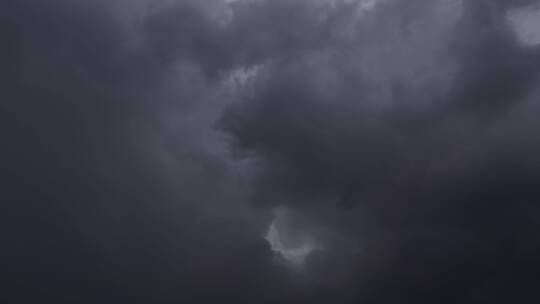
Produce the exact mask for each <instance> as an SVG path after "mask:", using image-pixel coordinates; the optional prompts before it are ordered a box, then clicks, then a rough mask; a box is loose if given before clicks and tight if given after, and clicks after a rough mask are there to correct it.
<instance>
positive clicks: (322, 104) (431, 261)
mask: <svg viewBox="0 0 540 304" xmlns="http://www.w3.org/2000/svg"><path fill="white" fill-rule="evenodd" d="M441 3H442V2H437V1H432V2H430V1H408V2H406V3H405V2H395V3H390V4H387V5H382V4H381V7H380V8H379V10H380V11H376V12H375V13H374V16H376V17H373V18H377V17H380V19H378V20H376V21H373V22H374V24H376V26H373V25H371V27H370V24H369V20H368V21H366V22H365V23H360V24H355V25H353V26H352V29H353V31H356V32H355V33H356V35H358V36H356V41H357V43H358V45H354V44H353V45H351V44H350V43H349V44H344V43H343V41H335V40H334V41H332V40H327V42H328V43H327V44H324V45H321V46H320V47H315V48H312V49H309V50H304V51H303V53H302V54H303V55H302V56H291V55H290V54H289V53H286V52H285V53H281V54H280V55H278V56H277V57H278V59H276V60H274V61H273V62H271V63H269V64H267V65H265V66H264V67H263V68H262V69H261V71H260V72H259V75H258V77H257V78H256V80H255V81H254V83H253V84H251V86H252V87H250V88H248V89H247V90H246V93H245V95H244V96H243V97H242V98H243V100H242V101H241V102H239V103H238V104H235V105H233V106H231V107H230V108H229V109H228V111H227V112H226V114H225V116H224V119H223V126H224V128H225V130H227V131H228V132H230V133H231V134H232V135H233V142H234V143H235V145H236V146H237V147H239V148H240V149H241V150H244V151H246V152H249V153H248V155H252V157H254V158H256V159H257V160H258V163H259V167H258V170H259V171H258V172H259V176H258V179H257V180H256V181H255V182H254V186H255V187H256V189H257V192H256V196H255V198H254V199H255V200H256V201H258V202H262V203H263V204H270V205H272V204H286V205H292V206H293V208H296V209H298V210H300V211H299V212H304V213H305V214H306V216H308V217H314V218H317V219H318V220H319V221H320V225H329V226H330V228H329V229H338V230H341V231H342V233H351V231H355V232H352V234H353V235H355V236H353V238H354V237H356V238H362V237H367V238H368V241H367V242H368V244H370V245H368V246H367V249H366V251H365V252H364V253H361V254H359V255H358V256H357V257H355V258H352V259H353V260H354V261H351V260H348V262H346V263H348V265H349V266H351V265H355V266H354V267H357V268H356V269H357V271H358V273H356V274H352V276H353V277H354V278H355V279H351V278H349V279H348V281H349V282H356V283H358V282H363V280H366V281H367V283H365V286H363V285H362V284H360V286H357V285H355V287H354V288H356V289H357V291H358V293H359V294H363V295H364V296H366V297H367V299H366V300H367V302H370V303H373V302H375V303H379V302H383V303H396V302H399V303H408V302H418V301H420V302H422V301H437V302H452V303H454V302H456V301H458V302H459V301H463V302H467V301H476V300H490V301H495V300H496V299H495V297H496V294H498V292H497V291H496V289H497V288H499V287H498V286H502V285H506V284H508V286H507V290H506V291H504V292H501V293H500V294H502V295H504V296H503V298H504V299H505V300H502V301H508V299H509V298H507V297H518V296H522V295H523V294H522V292H531V286H532V285H533V284H534V282H533V281H531V280H530V277H529V276H530V275H531V274H532V273H534V272H535V271H536V270H537V269H538V263H537V262H536V261H535V259H534V255H535V254H536V253H537V252H538V238H537V237H536V236H534V234H535V233H534V231H535V230H536V229H537V225H536V224H534V222H535V221H536V220H535V219H536V218H537V207H536V205H537V201H538V199H539V196H538V194H539V193H538V192H537V190H536V187H535V184H536V183H537V182H538V180H539V177H540V176H539V175H538V173H539V172H540V171H538V167H537V166H536V161H535V160H534V159H535V158H536V157H535V156H533V155H535V154H536V152H537V149H538V146H537V144H536V141H537V140H538V138H537V135H536V133H535V132H534V131H533V129H534V127H532V125H535V123H534V122H533V121H534V119H532V118H531V116H528V115H526V116H523V113H524V112H523V111H531V112H534V113H537V111H538V105H537V103H536V102H535V101H536V100H537V98H538V84H539V82H538V73H539V71H540V64H539V61H538V60H539V58H540V57H539V56H540V53H539V51H538V48H537V47H534V46H533V47H531V46H524V45H521V44H520V43H519V42H518V40H517V39H516V38H515V36H514V33H513V32H512V29H511V28H510V26H509V25H508V24H507V22H506V19H505V18H506V17H505V13H506V11H507V10H508V9H509V8H515V7H519V6H520V5H524V4H530V3H531V2H528V3H524V2H519V3H518V2H512V3H510V2H502V1H501V2H496V1H468V2H464V4H463V8H462V10H463V11H462V13H461V14H460V17H459V19H456V21H455V23H453V24H452V23H448V24H445V22H446V21H447V20H448V19H451V17H448V16H447V15H441V16H439V17H440V19H437V17H436V16H437V14H438V13H439V11H438V9H440V8H437V5H439V6H440V5H442V4H441ZM382 17H385V19H383V18H382ZM396 24H397V25H399V27H398V28H394V27H393V26H395V25H396ZM364 26H365V27H366V28H367V30H364V28H362V27H364ZM357 27H359V28H357ZM438 28H440V29H441V30H440V31H439V30H437V29H438ZM447 28H450V29H451V30H446V29H447ZM370 31H371V32H370ZM378 39H379V40H378ZM344 45H347V48H345V47H344ZM371 45H376V46H375V47H374V48H375V49H376V50H377V51H378V52H379V54H380V55H374V56H370V55H371V54H370V53H369V52H368V51H367V50H369V48H370V47H371ZM411 45H412V46H411ZM389 48H390V49H389ZM385 52H386V53H385ZM366 58H367V59H366ZM364 60H371V61H373V60H375V61H376V63H369V62H367V61H364ZM424 63H426V65H423V64H424ZM370 64H373V65H374V66H375V67H376V70H370V69H368V68H369V66H370ZM415 69H416V70H415ZM387 75H389V76H388V78H385V77H387ZM379 77H382V79H383V81H384V82H383V83H382V84H381V83H380V82H379V80H380V78H379ZM377 85H380V86H382V90H380V91H378V90H377V89H378V88H380V87H377ZM381 91H382V92H381ZM524 121H528V122H524ZM518 125H530V126H531V128H530V129H525V128H522V127H517V126H518ZM524 134H526V135H524ZM516 137H520V138H524V137H526V138H528V140H524V139H520V140H515V138H516ZM321 204H322V205H323V206H321ZM324 205H326V207H325V206H324ZM336 205H337V207H336ZM347 206H349V207H347ZM334 208H338V210H339V209H341V210H342V211H337V212H338V213H341V215H339V216H337V220H336V219H335V218H332V216H331V215H330V214H331V213H332V210H333V209H334ZM306 210H312V211H311V212H309V211H306ZM313 210H319V211H320V212H319V213H317V212H313ZM344 213H352V214H354V216H345V215H344ZM366 213H367V214H369V215H366ZM369 217H373V218H375V220H374V221H375V222H376V223H374V224H372V226H370V224H366V223H362V221H365V220H366V218H369ZM370 239H373V241H374V242H378V243H376V244H371V243H369V242H370ZM381 252H385V254H382V255H381ZM327 254H328V257H327V262H328V263H331V264H332V265H333V266H329V267H330V268H332V267H334V268H338V267H337V266H336V260H340V258H335V259H332V258H331V254H330V253H327ZM322 255H324V253H322ZM521 258H522V259H523V260H520V259H521ZM324 259H325V258H324V257H322V260H323V264H324ZM363 259H365V260H369V261H371V262H372V263H371V265H366V264H365V263H363V262H362V260H363ZM314 263H318V262H314ZM323 264H321V265H314V266H313V267H315V268H316V267H322V268H324V267H325V266H324V265H323ZM351 267H353V266H351ZM364 267H366V268H367V269H370V268H371V269H372V270H371V271H373V272H372V273H370V272H369V270H366V269H364ZM366 273H367V274H366ZM511 273H513V274H514V275H515V276H517V277H518V279H517V281H519V283H511V282H509V281H508V277H509V276H511V275H510V274H511ZM333 275H335V274H332V272H331V271H330V273H326V279H328V278H330V277H332V276H333ZM379 276H380V277H379ZM374 278H379V279H374ZM343 284H344V285H346V283H343ZM482 284H486V285H482ZM366 286H369V287H366ZM481 286H482V287H481ZM364 288H366V289H364ZM370 288H372V289H371V290H370Z"/></svg>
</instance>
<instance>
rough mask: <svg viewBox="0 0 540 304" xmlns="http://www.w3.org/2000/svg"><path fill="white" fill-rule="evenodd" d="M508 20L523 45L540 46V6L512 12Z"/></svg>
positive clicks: (507, 16) (508, 15)
mask: <svg viewBox="0 0 540 304" xmlns="http://www.w3.org/2000/svg"><path fill="white" fill-rule="evenodd" d="M506 18H507V20H508V22H509V23H510V25H511V26H512V28H513V30H514V32H515V33H516V36H517V38H518V40H519V41H520V42H521V43H522V44H524V45H527V46H536V45H540V6H535V7H526V8H520V9H515V10H511V11H510V12H508V14H507V15H506Z"/></svg>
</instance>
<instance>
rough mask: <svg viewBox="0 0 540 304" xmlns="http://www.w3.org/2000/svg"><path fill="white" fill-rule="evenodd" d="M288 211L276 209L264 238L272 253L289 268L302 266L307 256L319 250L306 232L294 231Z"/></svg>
mask: <svg viewBox="0 0 540 304" xmlns="http://www.w3.org/2000/svg"><path fill="white" fill-rule="evenodd" d="M289 215H290V214H289V210H288V209H286V208H278V209H276V211H275V217H274V220H273V221H272V223H271V224H270V226H269V227H268V231H267V233H266V236H265V237H264V238H265V239H266V241H267V242H268V244H269V245H270V248H271V249H272V251H273V252H274V253H275V254H276V255H278V256H279V257H281V258H283V260H285V261H286V262H287V263H289V264H290V265H291V266H296V267H298V266H302V265H303V264H304V262H305V260H306V258H308V256H309V255H310V254H311V253H313V252H314V251H317V250H321V246H320V244H318V242H317V240H315V238H314V237H313V236H311V235H309V234H308V233H306V232H299V231H296V229H295V227H293V226H294V223H292V222H291V217H290V216H289Z"/></svg>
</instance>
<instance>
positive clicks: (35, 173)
mask: <svg viewBox="0 0 540 304" xmlns="http://www.w3.org/2000/svg"><path fill="white" fill-rule="evenodd" d="M131 5H133V6H135V5H136V4H130V3H128V2H124V3H122V2H114V3H109V2H108V1H60V0H59V1H48V2H47V3H45V2H41V1H4V2H2V4H1V12H2V13H1V15H2V18H1V24H2V40H3V42H4V43H3V45H6V47H5V48H4V47H2V50H1V51H0V53H1V59H0V61H1V62H2V71H1V72H0V79H1V80H2V82H1V84H0V85H1V88H2V90H1V93H0V94H1V96H0V99H1V100H2V102H1V105H0V109H1V118H0V120H1V123H0V124H1V126H2V127H1V131H0V134H1V137H2V143H3V144H2V154H1V155H2V174H1V180H2V184H3V187H2V189H3V190H2V204H3V211H2V224H1V227H2V232H1V236H2V237H1V240H2V253H1V260H2V262H1V265H2V266H1V268H2V275H1V279H2V283H1V284H2V287H4V288H2V289H3V292H2V298H3V299H4V300H5V301H8V302H11V303H27V302H43V301H52V302H58V303H74V302H77V303H98V302H103V303H117V302H131V303H151V302H168V301H172V300H177V301H188V302H190V303H194V302H202V301H205V300H208V301H211V302H212V301H216V299H218V298H219V299H223V298H225V299H230V300H238V301H240V300H242V299H244V300H245V301H248V300H250V299H252V298H253V297H254V296H256V295H258V294H260V296H263V297H266V298H269V299H276V298H279V297H285V296H287V297H289V296H291V297H292V296H293V295H292V294H290V293H284V292H283V291H282V290H284V286H285V285H284V283H283V282H286V281H287V274H286V273H280V270H279V269H275V268H274V267H273V265H272V264H271V261H272V256H271V252H270V251H269V250H268V249H267V245H266V244H265V243H264V240H263V239H262V238H260V233H259V227H258V226H259V224H250V225H248V223H250V222H249V221H247V220H244V219H242V218H239V217H236V216H235V217H233V218H230V219H225V220H219V221H218V220H212V218H214V217H220V216H221V215H220V214H222V213H226V212H228V213H231V212H233V213H234V211H231V210H234V208H238V207H235V202H234V200H236V199H239V196H238V195H237V194H236V193H237V192H239V191H236V190H235V189H227V188H228V187H235V183H234V177H231V173H229V170H230V168H229V164H228V163H227V161H226V160H225V159H224V158H223V156H222V155H221V154H220V151H219V143H218V142H217V140H216V139H215V138H214V137H217V135H214V133H213V131H212V129H211V126H212V124H213V118H212V117H213V116H216V115H217V114H219V104H218V102H219V98H218V95H219V94H218V93H217V92H216V88H215V85H214V84H212V83H209V82H208V81H206V80H205V78H204V76H203V75H201V73H200V72H199V70H198V68H197V67H196V66H197V62H194V61H192V59H188V62H185V63H182V64H179V65H173V64H169V65H167V64H164V63H163V62H162V61H161V60H160V58H159V57H158V56H157V55H156V54H155V52H154V49H153V48H152V47H151V45H149V44H148V43H147V40H152V37H147V36H146V33H145V32H144V31H143V30H142V28H143V27H144V22H143V21H142V20H140V19H139V18H141V17H140V16H141V15H142V16H145V15H146V14H147V12H146V10H143V12H144V13H140V11H139V10H137V9H134V10H135V11H136V13H128V12H129V9H132V8H133V7H132V6H131ZM116 9H122V11H117V10H116ZM124 10H125V11H124ZM143 18H146V17H143ZM196 21H197V20H194V22H196ZM191 30H192V29H191V28H190V29H189V31H191ZM180 47H183V46H179V48H180ZM186 48H187V47H186ZM186 57H188V56H187V55H186ZM216 142H217V143H216ZM236 187H237V186H236ZM209 206H212V207H211V208H210V207H209ZM266 279H268V280H269V281H270V282H269V283H267V282H264V280H266ZM238 286H245V287H243V288H238ZM208 290H212V292H211V293H208ZM280 293H281V295H280ZM274 295H275V296H274Z"/></svg>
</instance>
